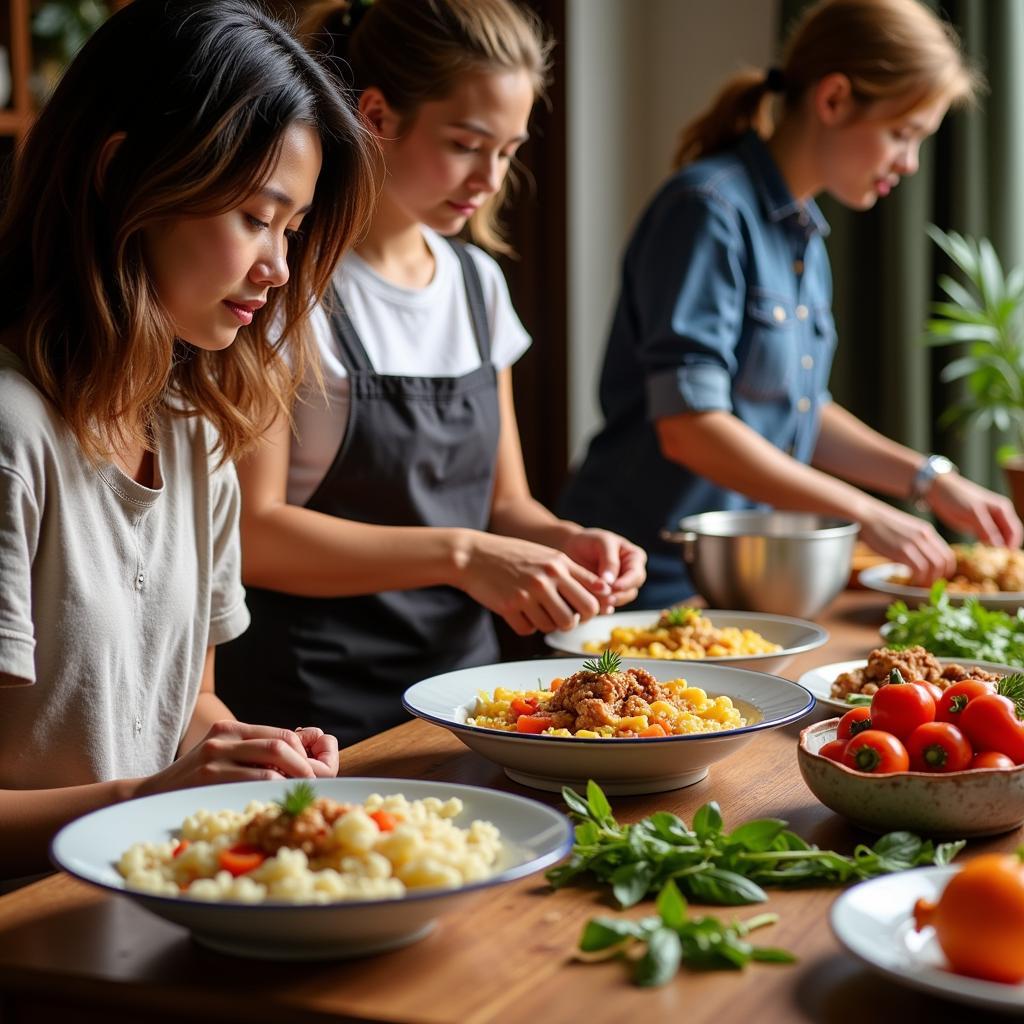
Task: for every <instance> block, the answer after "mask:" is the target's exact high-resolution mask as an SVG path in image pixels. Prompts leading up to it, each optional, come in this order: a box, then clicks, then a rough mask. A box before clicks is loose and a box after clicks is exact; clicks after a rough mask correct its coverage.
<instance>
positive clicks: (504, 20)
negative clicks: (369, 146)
mask: <svg viewBox="0 0 1024 1024" xmlns="http://www.w3.org/2000/svg"><path fill="white" fill-rule="evenodd" d="M299 34H300V37H301V38H303V39H304V40H305V41H306V43H307V45H309V46H310V47H311V48H312V49H314V50H316V51H319V52H321V53H324V54H326V55H327V56H329V57H330V58H331V59H334V60H338V61H341V60H344V61H347V63H348V66H349V68H350V71H349V75H350V77H351V80H352V86H353V89H354V91H355V92H356V93H357V94H358V93H361V92H362V91H363V90H364V89H366V88H368V87H369V86H375V87H376V88H378V89H380V91H381V93H382V94H383V95H384V98H385V99H386V100H387V102H388V104H389V105H390V106H391V107H392V109H394V110H395V111H396V112H397V113H398V114H399V115H400V116H401V117H402V119H403V122H404V123H405V124H408V123H410V122H411V121H412V120H414V119H415V116H416V112H417V110H418V109H419V107H420V105H421V104H422V103H424V102H425V101H428V100H439V99H444V98H445V97H446V96H448V95H450V94H451V92H452V90H453V89H454V88H455V86H456V84H457V82H458V81H459V79H460V78H462V77H463V76H464V75H466V74H469V73H474V72H480V71H485V72H494V71H525V72H526V73H527V74H528V75H529V76H530V80H531V81H532V83H533V89H534V95H535V96H542V95H543V94H544V89H545V87H546V84H547V77H548V72H549V69H550V53H551V45H552V44H551V42H550V41H549V40H548V39H547V38H546V37H545V35H544V33H543V31H542V29H541V26H540V24H539V22H538V21H537V19H536V17H535V16H534V15H533V14H532V12H530V11H528V10H527V9H525V8H523V7H520V6H519V5H518V4H516V3H514V2H512V0H373V2H367V0H351V2H346V0H322V2H319V3H315V4H313V5H312V6H311V7H310V9H309V11H308V13H307V15H306V16H305V18H304V19H303V21H302V23H301V25H300V29H299ZM514 187H515V182H514V179H513V177H512V175H511V174H510V175H509V176H507V177H506V179H505V182H504V183H503V184H502V187H501V189H499V191H498V192H497V193H496V194H495V195H493V196H492V197H491V198H490V199H489V200H487V202H485V203H484V204H483V205H482V206H481V207H480V209H479V210H477V211H476V212H475V213H474V214H473V216H472V217H471V218H470V220H469V232H470V235H471V237H472V238H473V241H474V242H477V243H478V244H480V245H482V246H484V247H486V248H488V249H491V250H493V251H496V252H504V253H507V252H510V251H511V249H510V246H509V245H508V243H507V242H506V240H505V238H504V235H503V232H502V228H501V224H500V220H499V215H500V212H501V208H502V206H503V205H504V203H505V201H506V199H507V198H508V195H509V192H510V190H511V189H513V188H514Z"/></svg>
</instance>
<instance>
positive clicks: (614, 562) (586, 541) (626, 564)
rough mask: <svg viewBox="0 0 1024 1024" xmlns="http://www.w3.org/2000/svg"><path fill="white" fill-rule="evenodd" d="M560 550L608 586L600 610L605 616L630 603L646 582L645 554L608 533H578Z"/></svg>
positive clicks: (629, 543) (631, 544)
mask: <svg viewBox="0 0 1024 1024" xmlns="http://www.w3.org/2000/svg"><path fill="white" fill-rule="evenodd" d="M562 550H563V551H564V552H565V553H566V554H567V555H568V556H569V557H570V558H571V559H572V560H573V561H574V562H578V563H579V564H580V565H582V566H584V567H585V568H587V569H589V570H590V571H591V572H593V573H595V574H596V575H598V576H600V577H601V579H603V580H604V581H605V582H606V583H607V584H608V585H609V586H610V587H611V593H610V594H609V595H608V598H607V600H606V601H605V602H604V605H603V607H602V611H604V612H606V613H607V612H611V611H614V610H615V609H616V608H619V607H621V606H622V605H625V604H629V602H630V601H632V600H634V599H635V598H636V595H637V591H638V590H639V589H640V587H641V586H642V585H643V582H644V580H645V579H647V553H646V552H645V551H644V550H643V548H638V547H637V546H636V545H635V544H633V543H631V542H630V541H628V540H626V539H625V537H620V536H619V535H618V534H617V533H612V532H611V531H609V530H598V529H583V530H580V532H579V533H574V534H573V535H572V536H571V537H570V538H569V539H568V541H566V542H565V543H564V544H563V545H562Z"/></svg>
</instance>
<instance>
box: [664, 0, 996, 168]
mask: <svg viewBox="0 0 1024 1024" xmlns="http://www.w3.org/2000/svg"><path fill="white" fill-rule="evenodd" d="M779 70H780V71H781V83H782V107H783V111H788V110H793V109H795V108H796V107H797V105H798V104H799V102H800V100H801V98H802V97H803V95H804V93H805V92H806V91H807V89H808V88H810V87H811V86H812V85H813V84H814V83H815V82H817V81H819V80H820V79H822V78H824V77H825V76H826V75H829V74H832V73H833V72H840V73H842V74H844V75H846V77H847V78H848V79H849V80H850V85H851V87H852V89H853V95H854V97H855V98H856V99H858V100H859V101H861V102H862V103H863V104H864V105H865V106H866V105H867V104H869V103H873V102H875V101H877V100H882V99H891V98H895V97H900V96H905V97H906V98H907V109H908V110H910V109H912V108H915V107H918V106H924V105H927V104H929V103H931V102H932V101H933V100H939V99H944V100H946V101H947V102H948V103H949V104H951V105H954V106H955V105H959V104H963V103H967V102H970V101H971V100H973V99H974V97H975V96H976V94H977V93H978V91H979V90H980V89H981V87H982V76H981V74H980V73H979V72H978V71H977V70H976V69H975V68H974V67H973V66H972V65H971V64H970V62H969V61H968V60H967V58H966V56H965V55H964V52H963V50H962V48H961V45H960V40H959V38H958V37H957V34H956V32H955V31H954V30H953V28H952V27H951V26H950V25H948V24H947V23H946V22H944V21H942V20H941V19H939V18H938V17H936V16H935V15H934V14H933V13H932V12H931V11H930V10H928V8H927V7H925V6H924V5H923V4H921V3H919V2H918V0H820V2H819V3H816V4H812V5H811V6H810V7H808V8H807V9H806V10H805V11H804V12H803V14H802V15H801V17H800V18H799V20H798V21H797V22H796V24H795V25H794V27H793V30H792V32H791V33H790V35H789V39H788V42H787V44H786V47H785V50H784V53H783V58H782V63H781V65H780V68H779ZM772 86H773V82H772V81H771V80H770V79H769V77H768V75H767V74H766V72H765V71H760V70H756V69H750V70H746V71H740V72H738V73H737V74H735V75H733V76H732V77H731V78H730V79H728V81H726V83H725V85H724V86H723V87H722V89H721V90H720V92H719V93H718V95H717V96H716V97H715V99H714V100H713V101H712V103H711V106H710V107H709V108H708V109H707V110H706V111H705V112H704V113H703V114H701V115H700V116H699V117H697V118H696V119H695V120H694V121H692V122H691V123H690V124H688V125H687V126H686V128H684V129H683V132H682V135H681V136H680V141H679V147H678V149H677V151H676V155H675V160H674V166H675V167H676V168H679V167H682V166H683V165H684V164H688V163H690V162H691V161H693V160H698V159H700V158H701V157H704V156H711V155H712V154H714V153H717V152H720V151H721V150H723V149H727V148H729V147H730V146H732V145H734V144H735V143H736V141H737V140H738V139H739V137H740V136H741V135H743V134H744V133H745V132H747V131H749V130H750V129H754V130H755V131H757V132H758V134H760V135H761V136H762V138H768V137H769V136H770V135H771V133H772V131H773V130H774V124H775V121H774V116H773V110H772V102H771V101H772V99H773V95H772V91H771V90H772Z"/></svg>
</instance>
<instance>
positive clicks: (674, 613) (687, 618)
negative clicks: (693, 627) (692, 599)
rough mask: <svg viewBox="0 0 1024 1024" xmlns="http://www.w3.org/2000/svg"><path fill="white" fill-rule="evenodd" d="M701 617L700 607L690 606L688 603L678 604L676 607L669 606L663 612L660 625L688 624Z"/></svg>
mask: <svg viewBox="0 0 1024 1024" xmlns="http://www.w3.org/2000/svg"><path fill="white" fill-rule="evenodd" d="M699 618H700V609H699V608H690V607H687V606H686V605H682V604H677V605H676V606H675V607H674V608H669V609H667V610H666V611H665V612H664V613H663V614H662V616H661V621H660V622H659V623H658V625H665V626H687V625H689V624H690V623H691V622H693V621H694V620H695V619H699Z"/></svg>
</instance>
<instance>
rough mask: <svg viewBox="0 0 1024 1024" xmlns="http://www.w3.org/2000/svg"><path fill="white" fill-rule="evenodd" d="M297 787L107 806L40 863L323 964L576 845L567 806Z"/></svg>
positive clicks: (415, 935) (350, 783)
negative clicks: (560, 809) (561, 808)
mask: <svg viewBox="0 0 1024 1024" xmlns="http://www.w3.org/2000/svg"><path fill="white" fill-rule="evenodd" d="M309 785H310V786H311V787H312V789H311V791H309V790H307V791H306V792H302V791H301V790H297V789H296V786H295V785H294V784H289V783H288V782H286V781H285V780H282V781H280V782H244V783H232V784H227V785H219V786H207V787H204V788H198V789H186V790H180V791H177V792H173V793H161V794H158V795H155V796H149V797H144V798H142V799H139V800H131V801H128V802H126V803H122V804H116V805H114V806H111V807H105V808H103V809H101V810H98V811H94V812H93V813H91V814H87V815H85V816H84V817H82V818H79V819H77V820H76V821H73V822H71V823H70V824H69V825H67V826H65V827H64V828H63V829H61V831H60V832H59V833H58V834H57V835H56V837H55V838H54V840H53V843H52V845H51V850H50V855H51V859H52V860H53V862H54V864H56V865H57V867H59V868H61V869H63V870H64V871H67V872H68V873H69V874H71V875H74V876H75V877H77V878H79V879H81V880H82V881H85V882H89V883H91V884H93V885H96V886H99V887H101V888H103V889H107V890H109V891H112V892H116V893H119V894H121V895H123V896H126V897H128V898H130V899H132V900H134V901H136V902H137V903H139V904H140V905H141V906H143V907H145V908H146V909H147V910H149V911H151V912H152V913H154V914H157V915H158V916H160V917H163V918H165V919H166V920H168V921H173V922H174V923H176V924H179V925H182V926H184V927H185V928H188V929H189V930H190V931H191V932H192V934H193V936H194V937H195V939H196V940H197V941H198V942H200V943H202V944H203V945H206V946H209V947H211V948H213V949H216V950H218V951H220V952H225V953H230V954H234V955H239V956H248V957H260V958H265V959H276V960H323V959H336V958H341V957H350V956H363V955H366V954H369V953H375V952H381V951H383V950H387V949H393V948H396V947H398V946H403V945H406V944H408V943H410V942H414V941H416V940H417V939H419V938H422V937H423V936H425V935H426V934H428V932H430V930H431V929H432V928H433V926H434V924H435V922H436V920H437V918H438V916H439V915H440V914H442V913H444V912H446V911H448V910H450V909H451V908H452V907H453V906H455V905H456V904H458V903H459V902H461V901H463V900H466V899H469V898H471V897H472V896H474V895H475V894H477V893H479V892H481V891H482V890H484V889H487V888H490V887H492V886H495V885H500V884H501V883H503V882H509V881H512V880H514V879H518V878H523V877H525V876H527V875H530V874H533V873H534V872H536V871H540V870H542V869H543V868H545V867H547V866H548V865H550V864H553V863H555V862H556V861H558V860H559V859H561V858H562V857H563V856H564V855H565V854H566V853H567V852H568V850H569V847H570V846H571V844H572V828H571V825H570V824H569V821H568V820H567V819H566V818H565V817H564V815H562V814H560V813H558V812H557V811H555V810H553V809H551V808H550V807H547V806H545V805H543V804H541V803H539V802H537V801H534V800H528V799H526V798H524V797H520V796H517V795H515V794H511V793H503V792H499V791H495V790H489V789H482V788H480V787H477V786H463V785H456V784H452V783H442V782H422V781H413V780H407V779H401V780H399V779H365V778H351V779H349V778H341V779H317V780H311V783H310V784H309ZM296 799H297V800H298V802H297V803H296V802H295V801H296ZM203 808H207V809H208V810H203Z"/></svg>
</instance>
